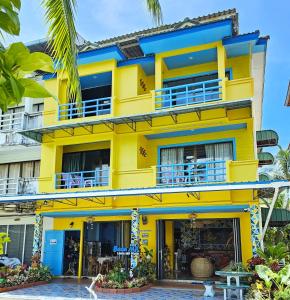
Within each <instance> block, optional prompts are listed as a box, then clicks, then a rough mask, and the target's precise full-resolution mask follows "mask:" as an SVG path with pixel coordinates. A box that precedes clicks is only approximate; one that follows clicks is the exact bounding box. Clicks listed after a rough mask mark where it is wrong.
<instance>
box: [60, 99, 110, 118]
mask: <svg viewBox="0 0 290 300" xmlns="http://www.w3.org/2000/svg"><path fill="white" fill-rule="evenodd" d="M111 102H112V101H111V97H105V98H98V99H93V100H85V101H82V106H81V107H78V106H77V104H75V103H65V104H60V105H59V106H58V120H59V121H62V120H68V119H76V118H85V117H94V116H101V115H108V114H111Z"/></svg>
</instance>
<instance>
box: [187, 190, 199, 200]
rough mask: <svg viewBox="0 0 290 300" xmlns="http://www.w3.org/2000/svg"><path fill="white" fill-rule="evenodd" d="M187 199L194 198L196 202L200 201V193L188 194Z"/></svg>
mask: <svg viewBox="0 0 290 300" xmlns="http://www.w3.org/2000/svg"><path fill="white" fill-rule="evenodd" d="M186 195H187V197H188V198H189V197H194V198H195V199H196V200H200V192H188V193H186Z"/></svg>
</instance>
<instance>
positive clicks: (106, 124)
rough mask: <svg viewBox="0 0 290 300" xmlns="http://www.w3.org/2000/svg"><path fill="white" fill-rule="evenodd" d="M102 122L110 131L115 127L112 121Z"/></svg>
mask: <svg viewBox="0 0 290 300" xmlns="http://www.w3.org/2000/svg"><path fill="white" fill-rule="evenodd" d="M103 124H104V125H105V126H107V127H108V128H109V129H110V130H111V131H114V129H115V125H114V123H111V122H106V121H104V122H103Z"/></svg>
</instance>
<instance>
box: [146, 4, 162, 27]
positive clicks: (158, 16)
mask: <svg viewBox="0 0 290 300" xmlns="http://www.w3.org/2000/svg"><path fill="white" fill-rule="evenodd" d="M146 3H147V8H148V10H149V12H150V14H151V15H152V17H153V20H154V22H155V23H156V24H157V25H160V24H162V21H163V17H162V10H161V5H160V2H159V0H146Z"/></svg>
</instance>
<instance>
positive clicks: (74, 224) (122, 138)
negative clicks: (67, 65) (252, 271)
mask: <svg viewBox="0 0 290 300" xmlns="http://www.w3.org/2000/svg"><path fill="white" fill-rule="evenodd" d="M267 40H268V38H267V37H261V36H260V34H259V32H258V31H255V32H252V33H247V34H239V32H238V16H237V13H236V12H235V10H229V11H224V12H221V13H218V14H213V15H208V16H204V17H199V18H195V19H186V20H184V21H181V22H178V23H175V24H171V25H164V26H161V27H157V28H153V29H148V30H144V31H140V32H135V33H132V34H127V35H123V36H119V37H114V38H111V39H108V40H105V41H100V42H98V43H95V44H86V45H85V46H84V47H83V48H82V49H81V51H80V53H79V56H78V65H79V66H78V68H79V74H80V81H81V88H82V98H83V100H82V107H81V108H79V107H77V106H76V105H75V104H74V103H73V101H71V102H70V101H69V99H67V97H66V77H65V76H63V77H61V76H60V75H59V74H47V75H44V80H45V86H46V87H47V88H48V89H49V90H50V91H51V92H52V93H53V94H54V95H56V97H57V99H58V101H56V100H55V99H52V98H51V99H46V100H45V103H44V113H43V126H42V127H41V128H34V129H29V130H23V131H22V132H21V133H22V134H23V135H25V136H27V137H29V138H32V139H35V140H37V141H38V142H41V166H40V177H39V180H38V181H39V193H38V194H36V195H22V196H18V197H17V199H18V200H19V201H20V200H21V201H35V200H37V210H36V218H37V224H36V230H35V241H34V251H42V257H43V261H44V263H45V264H47V265H49V266H50V267H51V269H52V272H53V273H54V274H55V275H78V276H93V275H96V273H98V272H99V268H100V267H104V266H105V268H109V267H110V263H111V262H113V261H114V259H115V258H116V255H117V254H120V252H121V251H125V250H126V249H125V248H128V249H127V250H128V251H129V252H130V250H133V248H131V249H130V248H129V246H130V245H137V248H138V249H139V245H141V248H140V250H141V251H142V249H143V248H144V247H147V248H148V249H153V259H154V261H155V262H156V263H157V276H158V278H159V279H163V278H185V279H192V278H193V277H196V278H199V276H200V274H198V273H196V271H195V270H193V273H191V269H190V265H191V264H192V265H193V266H194V264H195V263H196V262H197V259H198V258H202V262H203V263H204V264H208V265H209V266H210V268H209V269H215V270H219V269H222V268H223V267H225V266H227V265H229V264H230V263H233V262H240V261H242V262H243V263H246V261H247V260H248V259H249V258H251V257H252V256H253V254H255V252H256V250H257V247H259V242H260V230H261V222H259V220H260V217H259V202H258V197H257V190H258V189H260V188H265V187H274V186H273V184H272V183H269V182H259V181H258V172H257V170H258V164H259V161H258V151H257V141H256V132H257V131H259V130H260V128H261V115H262V98H263V86H264V70H265V57H266V48H267ZM11 199H12V198H11ZM42 235H43V236H42ZM114 248H115V249H114ZM117 252H118V253H117ZM125 252H126V251H125ZM130 253H131V262H130V263H131V266H132V267H134V266H135V264H136V263H137V258H138V253H134V251H133V252H130ZM122 257H126V256H122ZM124 259H125V258H124ZM129 259H130V257H128V260H129ZM213 262H214V263H213ZM193 269H194V268H193ZM211 275H212V271H211V270H210V271H209V273H208V274H207V275H206V276H208V277H210V276H211Z"/></svg>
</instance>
